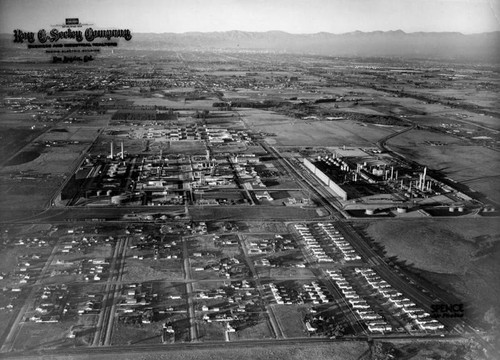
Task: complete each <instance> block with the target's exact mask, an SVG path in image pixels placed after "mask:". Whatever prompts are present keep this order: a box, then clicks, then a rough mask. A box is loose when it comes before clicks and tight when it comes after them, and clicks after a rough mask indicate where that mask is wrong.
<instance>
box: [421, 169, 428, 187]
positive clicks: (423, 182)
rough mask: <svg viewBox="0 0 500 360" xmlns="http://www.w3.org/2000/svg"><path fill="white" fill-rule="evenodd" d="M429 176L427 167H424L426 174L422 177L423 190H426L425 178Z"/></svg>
mask: <svg viewBox="0 0 500 360" xmlns="http://www.w3.org/2000/svg"><path fill="white" fill-rule="evenodd" d="M426 176H427V166H426V167H424V173H423V175H422V190H423V189H424V184H425V177H426Z"/></svg>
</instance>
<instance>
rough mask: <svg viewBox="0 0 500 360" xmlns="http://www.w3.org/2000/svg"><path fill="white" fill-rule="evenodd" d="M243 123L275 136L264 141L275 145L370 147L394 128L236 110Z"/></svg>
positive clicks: (348, 121) (259, 111)
mask: <svg viewBox="0 0 500 360" xmlns="http://www.w3.org/2000/svg"><path fill="white" fill-rule="evenodd" d="M238 113H239V114H240V116H241V119H242V120H243V122H244V123H245V124H246V125H247V126H248V127H249V128H250V129H252V130H254V131H261V132H264V133H268V134H275V135H274V136H272V137H267V138H266V140H267V141H268V142H269V143H270V144H273V145H277V146H290V145H296V146H307V145H311V144H314V145H315V146H335V145H346V146H373V144H374V143H375V142H376V141H377V140H379V139H381V138H383V137H384V136H387V135H389V134H391V133H392V132H394V131H396V130H397V129H398V128H397V127H396V128H391V127H380V126H375V125H370V124H368V125H367V124H361V123H358V122H356V121H351V120H337V121H311V120H300V119H293V118H290V117H287V116H284V115H280V114H276V113H272V112H268V111H261V110H255V109H252V110H238Z"/></svg>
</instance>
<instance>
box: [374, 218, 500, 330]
mask: <svg viewBox="0 0 500 360" xmlns="http://www.w3.org/2000/svg"><path fill="white" fill-rule="evenodd" d="M365 231H366V233H367V235H368V237H369V238H371V239H373V240H375V241H376V242H377V243H379V244H380V245H382V246H383V248H384V250H385V251H386V252H387V253H386V256H387V257H395V258H396V259H397V260H396V261H401V262H403V263H405V264H406V266H409V267H410V269H412V271H413V270H414V271H415V272H417V273H419V274H420V275H421V276H422V277H424V278H426V279H428V280H430V281H431V282H433V283H435V284H436V285H437V286H439V287H441V288H442V289H446V290H447V291H450V292H451V293H452V294H454V295H455V296H456V298H458V299H460V300H461V301H462V302H463V303H464V304H465V306H466V307H467V309H469V311H470V312H469V315H470V316H471V318H473V319H474V320H475V321H476V322H479V323H482V322H486V323H490V325H491V324H493V323H494V322H495V321H498V319H499V318H500V316H499V314H500V307H499V304H498V301H497V299H498V297H499V296H500V287H499V286H498V285H497V284H498V281H496V278H497V276H498V273H499V271H500V265H499V264H500V246H499V245H500V242H499V241H500V225H499V224H498V221H496V220H494V219H461V220H453V219H446V220H444V219H441V220H439V221H438V220H430V219H422V220H416V219H415V220H413V221H412V222H411V223H410V222H408V221H405V220H401V221H397V220H396V221H383V222H382V221H380V222H374V223H372V224H370V225H368V226H367V227H366V230H365ZM487 313H488V314H494V315H493V318H496V319H497V320H493V319H492V318H490V317H489V316H488V315H486V314H487Z"/></svg>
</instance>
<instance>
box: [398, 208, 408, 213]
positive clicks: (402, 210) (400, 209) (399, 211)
mask: <svg viewBox="0 0 500 360" xmlns="http://www.w3.org/2000/svg"><path fill="white" fill-rule="evenodd" d="M407 210H408V209H407V208H404V207H398V209H397V212H398V214H406V211H407Z"/></svg>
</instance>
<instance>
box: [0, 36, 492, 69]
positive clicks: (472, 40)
mask: <svg viewBox="0 0 500 360" xmlns="http://www.w3.org/2000/svg"><path fill="white" fill-rule="evenodd" d="M12 38H13V37H12V35H9V34H2V36H0V39H2V45H3V46H2V48H4V46H5V45H7V44H6V43H5V42H4V41H3V40H7V41H12ZM120 48H123V49H131V50H247V51H270V52H285V53H300V54H318V55H328V56H360V57H384V56H389V57H411V58H437V59H469V60H484V61H491V60H493V61H495V62H498V61H499V57H500V56H499V55H500V31H497V32H489V33H481V34H470V35H464V34H461V33H457V32H415V33H405V32H403V31H401V30H396V31H385V32H383V31H374V32H361V31H355V32H350V33H344V34H332V33H326V32H321V33H316V34H290V33H286V32H282V31H268V32H247V31H225V32H204V33H202V32H187V33H161V34H159V33H133V38H132V40H131V41H124V40H122V41H120Z"/></svg>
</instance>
